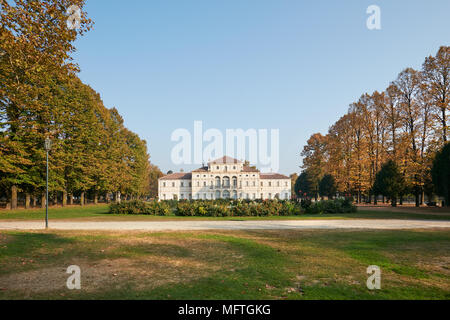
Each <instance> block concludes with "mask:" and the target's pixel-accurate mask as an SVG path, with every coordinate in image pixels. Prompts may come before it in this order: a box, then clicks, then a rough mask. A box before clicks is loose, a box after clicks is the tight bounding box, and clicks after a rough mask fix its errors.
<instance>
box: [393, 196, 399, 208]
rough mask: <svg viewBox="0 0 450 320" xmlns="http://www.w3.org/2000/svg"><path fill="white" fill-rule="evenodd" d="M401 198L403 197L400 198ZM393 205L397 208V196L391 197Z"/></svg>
mask: <svg viewBox="0 0 450 320" xmlns="http://www.w3.org/2000/svg"><path fill="white" fill-rule="evenodd" d="M400 199H401V198H400ZM391 205H392V206H393V207H394V208H395V207H396V206H397V198H392V199H391Z"/></svg>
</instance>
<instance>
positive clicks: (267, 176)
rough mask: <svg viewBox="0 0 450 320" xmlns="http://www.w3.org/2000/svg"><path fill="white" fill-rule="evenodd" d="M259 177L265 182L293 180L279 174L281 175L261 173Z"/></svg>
mask: <svg viewBox="0 0 450 320" xmlns="http://www.w3.org/2000/svg"><path fill="white" fill-rule="evenodd" d="M259 176H260V178H261V179H263V180H271V179H273V180H277V179H278V180H281V179H289V180H290V179H291V178H289V177H287V176H285V175H282V174H279V173H261V174H260V175H259Z"/></svg>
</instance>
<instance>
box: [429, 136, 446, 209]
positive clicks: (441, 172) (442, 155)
mask: <svg viewBox="0 0 450 320" xmlns="http://www.w3.org/2000/svg"><path fill="white" fill-rule="evenodd" d="M431 172H432V176H433V184H434V186H435V190H436V193H437V194H438V195H440V196H442V197H444V198H445V204H446V205H447V206H450V143H447V144H446V145H445V146H444V147H443V148H442V150H440V151H439V152H437V154H436V157H435V159H434V161H433V168H432V171H431Z"/></svg>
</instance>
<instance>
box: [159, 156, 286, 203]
mask: <svg viewBox="0 0 450 320" xmlns="http://www.w3.org/2000/svg"><path fill="white" fill-rule="evenodd" d="M158 182H159V183H158V196H159V199H160V200H213V199H250V200H254V199H263V200H265V199H280V200H287V199H290V198H291V179H290V178H289V177H287V176H284V175H281V174H278V173H261V172H260V171H259V170H258V169H256V168H254V167H250V166H247V165H246V164H244V163H243V162H242V161H239V160H236V159H233V158H230V157H227V156H225V157H222V158H220V159H217V160H215V161H212V162H209V163H208V166H205V167H202V168H200V169H197V170H194V171H192V172H189V173H184V172H181V173H174V174H170V175H167V176H164V177H162V178H160V179H159V181H158Z"/></svg>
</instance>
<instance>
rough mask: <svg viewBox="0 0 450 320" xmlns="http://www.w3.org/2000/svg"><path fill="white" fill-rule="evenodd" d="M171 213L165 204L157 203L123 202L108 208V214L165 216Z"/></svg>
mask: <svg viewBox="0 0 450 320" xmlns="http://www.w3.org/2000/svg"><path fill="white" fill-rule="evenodd" d="M171 212H172V210H171V208H170V206H169V205H168V204H167V203H164V202H157V201H152V202H149V203H147V202H144V201H139V200H134V201H123V202H121V203H113V204H111V205H110V206H109V213H110V214H132V215H152V216H167V215H170V214H171Z"/></svg>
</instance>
